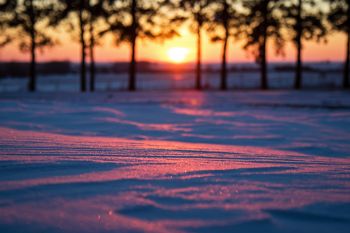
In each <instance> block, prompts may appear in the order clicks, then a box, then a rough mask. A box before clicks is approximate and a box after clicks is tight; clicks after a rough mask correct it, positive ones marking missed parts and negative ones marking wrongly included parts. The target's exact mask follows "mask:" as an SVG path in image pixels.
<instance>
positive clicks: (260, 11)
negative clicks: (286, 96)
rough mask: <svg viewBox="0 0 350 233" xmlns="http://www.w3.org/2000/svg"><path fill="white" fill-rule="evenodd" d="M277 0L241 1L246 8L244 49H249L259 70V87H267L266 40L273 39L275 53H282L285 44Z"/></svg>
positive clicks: (264, 88) (279, 2)
mask: <svg viewBox="0 0 350 233" xmlns="http://www.w3.org/2000/svg"><path fill="white" fill-rule="evenodd" d="M281 3H282V2H281V1H279V0H251V1H243V7H244V9H245V10H246V13H245V16H244V19H245V23H244V25H243V26H244V28H245V29H244V33H245V36H246V38H247V40H246V43H245V45H244V49H245V50H248V51H250V52H251V53H252V54H253V55H254V57H255V59H256V61H257V63H259V64H260V70H261V89H263V90H266V89H268V78H267V53H266V48H267V41H268V39H273V41H274V44H275V51H276V53H277V54H283V47H284V44H285V41H284V38H283V36H282V33H281V31H282V24H281V21H280V18H279V9H280V5H281Z"/></svg>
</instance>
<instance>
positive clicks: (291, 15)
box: [281, 0, 327, 89]
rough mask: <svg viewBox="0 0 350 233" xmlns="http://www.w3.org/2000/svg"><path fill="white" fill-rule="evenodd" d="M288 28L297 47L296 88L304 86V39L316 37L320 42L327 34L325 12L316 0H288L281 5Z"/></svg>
mask: <svg viewBox="0 0 350 233" xmlns="http://www.w3.org/2000/svg"><path fill="white" fill-rule="evenodd" d="M281 8H282V10H283V16H282V18H283V19H284V21H285V23H286V26H287V28H288V29H289V32H290V34H291V35H292V41H293V43H294V45H295V46H296V49H297V58H296V69H295V83H294V88H295V89H300V88H301V86H302V49H303V44H302V41H303V40H313V39H316V40H317V41H318V42H319V41H320V40H321V39H322V38H324V37H325V36H326V34H327V29H326V26H325V24H324V22H323V21H324V20H323V19H324V13H322V11H321V9H320V7H319V6H318V4H317V2H316V1H315V0H294V1H286V2H285V3H284V5H283V6H282V7H281Z"/></svg>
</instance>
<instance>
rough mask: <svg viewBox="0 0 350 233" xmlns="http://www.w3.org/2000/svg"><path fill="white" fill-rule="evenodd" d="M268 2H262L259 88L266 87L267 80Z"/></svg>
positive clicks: (267, 0)
mask: <svg viewBox="0 0 350 233" xmlns="http://www.w3.org/2000/svg"><path fill="white" fill-rule="evenodd" d="M268 4H269V0H264V4H263V12H262V13H263V17H264V22H263V35H262V41H261V44H260V56H261V58H260V59H261V89H262V90H267V89H268V80H267V58H266V44H267V29H268Z"/></svg>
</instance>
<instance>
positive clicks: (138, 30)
mask: <svg viewBox="0 0 350 233" xmlns="http://www.w3.org/2000/svg"><path fill="white" fill-rule="evenodd" d="M349 6H350V0H197V1H196V0H0V47H1V46H5V45H7V44H8V43H12V42H16V41H17V42H18V44H19V48H20V49H21V50H22V51H27V52H30V54H31V62H30V66H29V74H30V75H29V76H30V79H29V85H28V89H29V90H30V91H35V89H36V76H37V64H36V54H37V52H38V50H41V49H43V48H45V47H47V46H55V45H57V44H59V43H60V41H59V39H60V38H55V37H54V34H53V33H50V30H56V31H62V29H64V30H66V31H67V32H69V33H71V34H72V35H73V37H74V38H75V40H76V41H78V42H79V44H80V47H81V62H80V86H81V91H82V92H85V91H87V90H88V89H89V90H90V91H94V90H95V73H96V65H95V59H94V53H95V49H96V47H97V46H98V45H99V44H100V43H102V42H101V40H102V39H103V38H104V37H105V36H106V35H108V34H111V35H113V37H114V39H115V43H116V46H119V45H120V44H121V43H127V44H128V45H129V46H130V54H131V55H130V62H129V66H128V69H129V83H128V89H129V90H130V91H133V90H136V87H137V86H136V84H137V83H136V64H137V61H136V56H135V54H136V51H137V46H136V45H137V41H138V40H144V39H150V40H157V41H164V40H167V39H170V38H172V37H175V36H179V32H178V30H179V28H180V27H181V26H182V25H183V24H185V23H188V24H189V25H190V27H191V30H192V31H193V32H194V34H195V35H196V38H197V59H196V71H195V72H196V75H195V88H196V89H198V90H200V89H201V88H202V62H201V57H202V50H201V47H202V34H203V33H207V34H208V35H209V36H210V38H211V40H212V41H213V42H216V43H221V44H222V62H221V79H220V83H221V84H220V89H221V90H226V89H227V69H228V68H227V51H228V47H229V45H230V44H232V43H237V41H240V40H241V41H243V43H244V46H243V48H244V49H245V50H246V51H247V52H248V53H251V54H252V55H253V56H254V57H255V60H256V62H257V63H258V64H259V67H260V72H261V84H260V86H261V89H268V87H269V83H268V69H267V64H268V61H267V52H266V51H267V47H268V46H270V45H271V44H272V45H273V46H274V49H275V52H276V53H277V54H279V55H283V54H284V52H285V51H284V48H285V45H286V43H287V42H292V43H293V44H294V46H295V51H296V63H295V64H296V65H295V84H294V87H295V89H300V88H302V79H303V76H302V70H303V64H302V61H303V60H302V51H303V42H304V41H307V40H314V41H317V42H326V41H327V38H328V36H329V35H330V34H332V33H334V32H340V33H343V34H344V35H346V37H347V42H346V51H344V53H346V59H345V61H344V76H343V87H344V88H349V69H350V7H349ZM269 41H270V42H271V43H268V42H269ZM117 57H118V54H116V58H117ZM88 75H89V76H90V78H89V83H87V80H88V79H87V76H88Z"/></svg>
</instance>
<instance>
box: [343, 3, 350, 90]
mask: <svg viewBox="0 0 350 233" xmlns="http://www.w3.org/2000/svg"><path fill="white" fill-rule="evenodd" d="M347 12H348V14H347V21H348V22H347V27H348V28H347V44H346V60H345V64H344V78H343V88H345V89H347V88H349V87H350V85H349V71H350V70H349V69H350V1H348V10H347Z"/></svg>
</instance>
